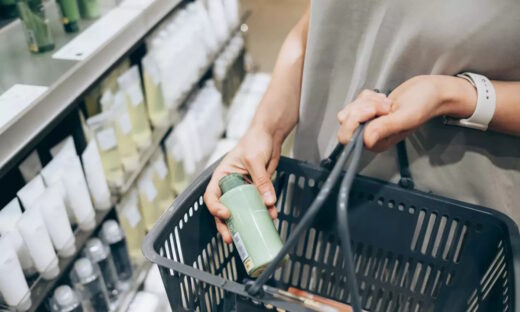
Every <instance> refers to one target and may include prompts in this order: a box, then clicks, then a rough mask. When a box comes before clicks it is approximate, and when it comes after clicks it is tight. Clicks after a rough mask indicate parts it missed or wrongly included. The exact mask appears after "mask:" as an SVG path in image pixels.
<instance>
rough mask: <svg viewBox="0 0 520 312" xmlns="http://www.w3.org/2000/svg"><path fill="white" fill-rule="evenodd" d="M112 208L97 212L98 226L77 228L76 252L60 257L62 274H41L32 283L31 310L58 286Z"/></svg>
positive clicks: (37, 306)
mask: <svg viewBox="0 0 520 312" xmlns="http://www.w3.org/2000/svg"><path fill="white" fill-rule="evenodd" d="M112 209H113V208H111V209H108V210H106V211H102V212H96V226H95V227H94V229H93V230H90V231H80V230H79V229H76V231H75V233H74V235H75V236H76V252H75V253H74V255H73V256H71V257H68V258H59V267H60V274H59V275H58V277H56V278H55V279H53V280H44V279H43V278H41V276H39V277H37V278H36V280H35V281H34V282H32V283H31V284H30V289H31V301H32V305H31V309H30V310H29V311H31V312H32V311H36V310H38V309H39V307H40V306H41V305H42V304H43V303H44V302H45V300H46V299H47V298H48V296H49V294H50V291H52V289H54V287H56V286H57V282H58V281H59V280H61V278H62V276H63V274H65V273H66V272H68V271H69V269H70V267H71V266H72V263H73V262H74V260H76V258H77V257H78V255H79V253H80V252H81V250H82V249H83V246H84V245H85V243H86V242H87V240H88V239H89V238H90V237H91V236H92V234H93V233H94V232H96V230H97V229H98V228H99V226H100V225H101V223H103V221H105V219H106V217H107V215H108V214H109V213H110V211H111V210H112Z"/></svg>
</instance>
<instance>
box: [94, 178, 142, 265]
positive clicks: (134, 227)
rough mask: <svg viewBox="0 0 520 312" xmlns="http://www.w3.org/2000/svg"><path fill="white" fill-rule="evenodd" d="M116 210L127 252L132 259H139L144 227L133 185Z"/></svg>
mask: <svg viewBox="0 0 520 312" xmlns="http://www.w3.org/2000/svg"><path fill="white" fill-rule="evenodd" d="M116 211H117V215H118V219H119V222H120V224H121V228H122V229H123V232H124V235H125V238H126V243H127V246H128V253H129V255H130V257H131V258H132V259H134V260H135V261H140V259H141V258H142V256H143V254H142V252H141V245H142V243H143V239H144V235H145V233H146V228H145V225H144V219H143V216H142V214H141V211H140V209H139V198H138V195H137V190H136V189H135V187H132V188H131V189H130V190H129V191H128V193H127V194H126V195H125V196H124V197H123V198H122V199H121V202H120V203H119V204H117V205H116ZM114 237H116V236H114ZM102 238H103V236H102ZM103 240H104V241H105V242H107V239H105V238H103Z"/></svg>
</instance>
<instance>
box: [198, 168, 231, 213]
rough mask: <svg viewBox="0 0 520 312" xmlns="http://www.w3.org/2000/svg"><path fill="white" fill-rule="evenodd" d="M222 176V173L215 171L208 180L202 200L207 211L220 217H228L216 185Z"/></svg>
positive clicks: (227, 211)
mask: <svg viewBox="0 0 520 312" xmlns="http://www.w3.org/2000/svg"><path fill="white" fill-rule="evenodd" d="M221 176H223V175H222V174H218V173H217V172H215V173H214V174H213V176H212V177H211V180H210V181H209V184H208V187H207V188H206V192H205V193H204V202H205V203H206V206H207V207H208V210H209V212H210V213H211V214H212V215H213V216H215V217H217V218H221V219H224V220H225V219H228V218H229V217H230V214H229V210H228V209H227V208H226V206H224V205H222V203H221V202H220V199H219V198H220V195H221V192H220V188H219V186H218V181H219V179H220V178H221Z"/></svg>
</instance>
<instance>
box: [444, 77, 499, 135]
mask: <svg viewBox="0 0 520 312" xmlns="http://www.w3.org/2000/svg"><path fill="white" fill-rule="evenodd" d="M457 77H460V78H464V79H466V80H467V81H469V82H470V83H471V84H472V85H473V86H474V87H475V88H476V89H477V106H476V107H475V112H473V115H471V116H470V117H469V118H466V119H452V118H447V119H446V124H449V125H454V126H462V127H468V128H473V129H478V130H482V131H486V130H487V128H488V125H489V123H490V122H491V119H493V115H494V114H495V107H496V94H495V88H494V87H493V84H491V81H489V79H488V78H487V77H485V76H482V75H479V74H475V73H469V72H466V73H462V74H459V75H457Z"/></svg>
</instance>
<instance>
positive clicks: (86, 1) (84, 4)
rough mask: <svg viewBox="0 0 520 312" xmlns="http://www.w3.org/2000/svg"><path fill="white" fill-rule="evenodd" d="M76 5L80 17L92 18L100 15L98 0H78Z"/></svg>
mask: <svg viewBox="0 0 520 312" xmlns="http://www.w3.org/2000/svg"><path fill="white" fill-rule="evenodd" d="M78 5H79V12H80V14H81V17H82V18H86V19H93V18H98V17H100V16H101V7H100V5H99V0H78Z"/></svg>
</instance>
